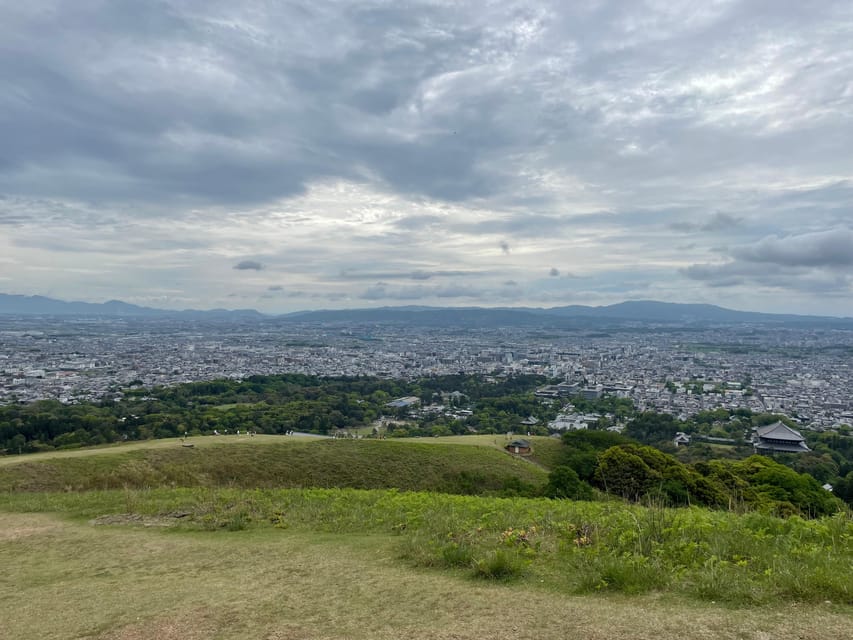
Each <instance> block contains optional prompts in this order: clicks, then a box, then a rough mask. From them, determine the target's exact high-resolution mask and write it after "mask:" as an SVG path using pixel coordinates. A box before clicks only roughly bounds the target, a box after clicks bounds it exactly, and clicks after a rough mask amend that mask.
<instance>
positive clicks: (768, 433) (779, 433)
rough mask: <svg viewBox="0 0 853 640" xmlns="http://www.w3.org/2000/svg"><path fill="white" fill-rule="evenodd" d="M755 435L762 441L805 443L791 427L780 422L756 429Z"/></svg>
mask: <svg viewBox="0 0 853 640" xmlns="http://www.w3.org/2000/svg"><path fill="white" fill-rule="evenodd" d="M755 434H756V435H757V436H758V437H759V438H762V439H765V438H767V439H770V440H783V441H786V442H791V443H797V442H803V441H805V438H804V437H803V436H802V435H801V434H800V432H799V431H795V430H794V429H792V428H791V427H789V426H788V425H786V424H783V423H782V422H774V423H773V424H768V425H767V426H765V427H758V429H756V430H755Z"/></svg>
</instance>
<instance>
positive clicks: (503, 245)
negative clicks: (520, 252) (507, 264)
mask: <svg viewBox="0 0 853 640" xmlns="http://www.w3.org/2000/svg"><path fill="white" fill-rule="evenodd" d="M499 246H500V248H501V252H503V254H504V255H509V252H510V248H509V243H508V242H507V241H506V240H501V241H500V243H499Z"/></svg>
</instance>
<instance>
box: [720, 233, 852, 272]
mask: <svg viewBox="0 0 853 640" xmlns="http://www.w3.org/2000/svg"><path fill="white" fill-rule="evenodd" d="M732 255H733V256H734V257H735V258H737V259H739V260H745V261H747V262H763V263H769V264H775V265H780V266H804V267H849V266H853V230H851V229H833V230H828V231H818V232H814V233H804V234H801V235H790V236H786V237H782V238H780V237H777V236H772V237H768V238H764V239H762V240H761V241H759V242H757V243H755V244H753V245H751V246H745V247H738V248H736V249H734V250H732Z"/></svg>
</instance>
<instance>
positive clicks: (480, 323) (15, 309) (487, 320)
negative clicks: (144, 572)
mask: <svg viewBox="0 0 853 640" xmlns="http://www.w3.org/2000/svg"><path fill="white" fill-rule="evenodd" d="M0 314H6V315H10V314H12V315H43V316H75V315H79V316H100V317H113V318H169V317H175V318H183V319H230V320H274V321H277V322H283V323H291V322H318V323H347V322H350V323H351V322H365V323H377V324H412V325H424V326H467V327H495V326H520V327H523V326H529V327H532V326H542V327H547V326H552V327H553V326H567V327H571V326H591V325H594V324H596V323H601V322H605V323H607V322H609V323H631V322H641V323H662V324H676V325H683V324H688V325H690V324H708V323H711V324H713V323H720V324H737V323H762V324H785V323H787V324H798V325H804V324H815V323H816V324H822V325H833V326H845V327H846V326H850V327H851V328H853V318H849V317H837V316H815V315H797V314H775V313H764V312H756V311H739V310H735V309H728V308H725V307H720V306H718V305H712V304H693V303H677V302H660V301H656V300H626V301H624V302H619V303H616V304H611V305H602V306H587V305H566V306H558V307H476V306H475V307H431V306H419V305H408V306H396V307H395V306H385V307H373V308H362V309H318V310H304V311H295V312H292V313H287V314H280V315H272V314H264V313H261V312H259V311H257V310H255V309H234V310H229V309H208V310H196V309H184V310H169V309H157V308H154V307H144V306H140V305H136V304H131V303H127V302H123V301H121V300H109V301H107V302H104V303H92V302H79V301H71V302H68V301H63V300H57V299H54V298H48V297H45V296H24V295H15V294H3V293H0Z"/></svg>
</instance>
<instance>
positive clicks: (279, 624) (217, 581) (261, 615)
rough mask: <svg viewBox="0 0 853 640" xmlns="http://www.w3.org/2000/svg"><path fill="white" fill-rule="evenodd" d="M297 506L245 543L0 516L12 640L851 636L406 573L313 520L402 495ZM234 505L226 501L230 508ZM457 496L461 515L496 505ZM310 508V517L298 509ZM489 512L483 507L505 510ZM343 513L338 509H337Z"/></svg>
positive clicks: (830, 613)
mask: <svg viewBox="0 0 853 640" xmlns="http://www.w3.org/2000/svg"><path fill="white" fill-rule="evenodd" d="M155 493H156V492H155ZM193 493H195V494H198V495H197V496H196V497H203V496H202V494H203V492H200V490H194V491H192V492H190V491H182V490H177V491H172V492H168V491H164V492H160V493H159V494H158V495H151V494H147V495H146V494H139V495H135V496H134V495H122V494H123V492H110V493H109V494H91V493H88V494H66V495H64V496H50V495H46V494H35V495H29V496H18V497H14V498H13V499H12V501H11V502H10V501H9V500H8V499H7V500H5V501H4V502H3V503H2V507H3V508H4V509H20V508H23V507H25V506H26V504H24V502H20V501H21V500H29V501H41V502H42V506H50V507H51V508H61V507H63V500H65V501H70V502H68V503H66V504H65V505H64V506H65V507H66V508H68V509H69V510H70V512H73V513H74V514H75V515H78V516H79V515H80V514H81V513H82V512H83V511H85V509H86V508H88V509H89V510H90V511H92V512H94V511H97V510H98V509H99V508H103V507H110V506H112V507H115V506H117V505H118V504H120V505H121V506H122V508H125V507H127V506H132V503H133V502H134V501H137V505H138V506H140V507H143V510H144V509H146V508H148V507H152V506H155V505H156V504H157V503H159V504H160V505H161V507H166V506H167V503H168V505H169V508H171V506H174V504H176V503H178V502H181V501H182V500H186V499H187V498H188V497H189V496H190V495H191V494H193ZM286 493H290V494H292V495H291V500H290V503H289V504H290V506H289V507H288V510H289V511H290V513H291V516H290V517H291V518H292V519H293V523H292V525H293V526H286V527H281V526H274V525H269V526H257V527H255V526H250V527H248V528H246V529H244V530H238V531H229V530H227V529H225V530H217V531H199V530H188V529H186V528H184V529H181V528H160V527H156V526H148V527H146V526H141V525H138V526H96V525H93V524H91V523H89V522H87V521H86V520H80V519H76V520H69V519H67V518H60V517H59V516H57V515H55V514H50V513H20V512H14V511H6V512H0V565H2V567H3V572H2V574H0V620H2V624H0V638H4V639H5V638H9V639H10V640H11V639H15V640H30V639H32V640H48V639H58V638H93V639H100V640H111V639H126V640H127V639H142V638H157V639H163V640H170V639H178V638H180V639H189V640H192V639H197V638H222V639H228V638H267V639H281V640H285V639H287V640H295V639H304V640H307V639H321V640H322V639H352V640H373V639H382V640H386V639H387V640H390V639H398V638H402V639H407V638H435V639H437V640H450V639H454V640H466V639H475V638H476V639H480V640H490V639H510V638H513V639H521V640H526V639H530V640H533V639H536V640H540V639H543V638H585V639H591V640H595V639H600V640H605V639H608V640H626V639H635V640H643V639H648V640H651V639H654V640H669V639H676V638H677V639H679V640H690V639H694V638H695V639H714V640H728V639H730V640H735V639H738V640H768V639H770V638H773V639H780V640H784V639H789V638H790V639H795V638H796V639H798V640H818V639H844V638H849V637H850V631H851V623H853V618H851V615H850V609H849V608H844V607H839V606H838V605H829V604H823V603H818V604H817V605H813V604H809V605H804V604H799V603H797V602H790V601H784V602H774V603H770V604H769V605H767V606H762V607H757V608H752V609H748V610H746V609H740V608H732V607H730V606H721V605H719V604H713V603H710V602H704V603H703V602H697V601H694V600H687V599H685V598H683V597H681V596H679V595H676V594H660V593H653V594H646V595H640V596H633V597H630V598H628V597H624V596H619V595H612V594H605V595H601V594H597V595H586V596H573V595H567V594H565V593H563V592H560V591H559V590H556V589H554V588H553V585H552V584H548V583H543V582H539V580H542V579H543V578H536V577H533V578H531V579H529V580H520V581H516V582H495V581H483V580H473V579H471V578H470V577H468V575H467V574H465V573H462V572H459V571H437V570H435V569H425V568H419V567H417V566H413V565H412V563H411V561H410V560H408V559H406V558H403V559H402V561H401V550H400V541H401V540H403V539H405V536H406V534H405V532H400V531H397V532H396V533H393V534H392V533H390V532H389V531H388V530H383V528H382V527H378V528H377V527H371V528H368V530H366V531H353V530H345V529H346V528H344V529H341V528H340V527H341V522H340V521H336V520H335V518H332V520H331V521H328V520H327V521H324V522H325V524H322V523H321V521H319V520H317V521H314V520H312V518H311V517H310V515H309V512H310V508H316V509H319V510H320V511H323V510H324V509H325V510H326V515H331V514H332V513H333V512H338V513H342V512H343V511H342V509H343V506H344V504H345V503H346V502H347V501H352V500H355V503H356V504H355V505H354V509H353V510H352V512H353V513H359V514H360V513H362V509H363V508H364V504H363V503H364V502H365V499H367V498H370V499H371V500H373V501H374V502H375V501H376V499H377V498H379V497H380V496H379V495H378V494H383V495H385V497H386V499H388V500H391V502H393V501H394V499H395V498H394V496H393V495H391V494H390V493H389V492H349V493H348V492H341V495H340V496H339V497H338V499H331V500H329V499H327V500H322V501H319V502H318V501H317V500H316V497H317V496H314V498H311V496H307V498H309V499H306V496H305V495H304V494H305V492H298V491H291V492H286ZM386 494H387V495H386ZM235 495H236V493H234V492H230V493H229V492H225V493H223V494H222V495H221V496H219V497H221V498H223V499H224V500H225V501H230V500H233V499H234V497H235ZM300 495H302V498H301V499H300V498H299V496H300ZM401 495H402V494H398V495H397V498H399V497H400V496H401ZM445 498H448V499H450V500H451V502H453V503H455V504H454V508H456V509H458V508H461V507H463V506H464V504H462V503H465V502H469V501H472V500H473V501H481V500H482V499H477V498H461V499H455V498H452V497H450V496H445ZM215 499H216V497H215V496H211V495H207V497H206V498H203V500H215ZM424 499H428V500H436V499H439V500H440V497H436V496H427V497H425V498H424ZM300 500H302V501H303V502H304V504H303V506H304V507H305V509H303V508H301V507H299V506H297V505H298V504H299V502H300ZM459 500H461V503H459ZM146 501H148V502H147V503H146ZM13 502H14V504H13ZM490 502H491V499H487V500H485V501H484V504H483V505H482V506H483V507H484V508H489V507H496V506H500V505H494V504H493V505H489V503H490ZM84 503H88V506H86V505H84ZM112 503H115V504H112ZM143 503H146V504H143ZM360 503H362V504H360ZM29 504H30V506H31V507H34V506H37V505H36V504H35V503H34V502H30V503H29ZM322 504H325V505H326V506H325V507H322ZM311 505H313V507H312V506H311ZM329 505H333V506H334V507H335V508H334V509H333V510H332V511H329V510H328V506H329ZM84 507H85V508H84ZM309 507H310V508H309ZM315 515H316V516H317V517H319V516H320V513H319V512H318V513H316V514H315ZM425 515H426V514H425ZM153 523H154V521H152V522H149V524H153ZM333 529H337V531H333Z"/></svg>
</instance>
